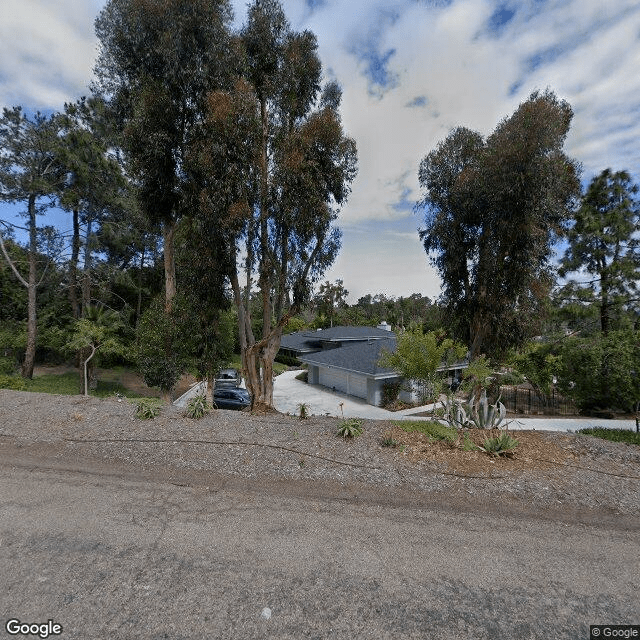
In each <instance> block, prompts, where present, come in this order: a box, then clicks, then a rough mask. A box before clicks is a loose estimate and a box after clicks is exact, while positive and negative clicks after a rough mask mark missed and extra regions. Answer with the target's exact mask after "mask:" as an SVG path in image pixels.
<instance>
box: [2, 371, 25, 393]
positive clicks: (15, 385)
mask: <svg viewBox="0 0 640 640" xmlns="http://www.w3.org/2000/svg"><path fill="white" fill-rule="evenodd" d="M26 388H27V382H26V380H25V379H24V378H23V377H22V376H16V375H9V374H5V373H0V389H13V390H14V391H25V390H26Z"/></svg>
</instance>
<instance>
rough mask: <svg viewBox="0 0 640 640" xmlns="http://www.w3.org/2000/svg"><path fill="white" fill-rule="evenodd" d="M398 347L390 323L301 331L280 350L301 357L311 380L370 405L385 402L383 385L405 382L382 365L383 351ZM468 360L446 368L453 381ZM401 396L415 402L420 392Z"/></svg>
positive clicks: (402, 393)
mask: <svg viewBox="0 0 640 640" xmlns="http://www.w3.org/2000/svg"><path fill="white" fill-rule="evenodd" d="M395 349H396V336H395V334H394V333H393V332H392V331H391V327H390V326H389V325H387V323H386V322H385V323H382V324H380V325H378V327H332V328H331V329H322V330H318V331H299V332H297V333H292V334H289V335H286V336H283V337H282V342H281V346H280V353H282V354H283V355H286V356H288V357H294V358H297V359H298V360H299V361H300V362H302V363H304V364H306V365H307V366H308V369H309V373H308V378H307V380H308V383H309V384H319V385H322V386H324V387H328V388H329V389H332V390H334V391H339V392H341V393H346V394H348V395H351V396H355V397H357V398H363V399H364V400H366V401H367V402H368V403H369V404H371V405H375V406H380V405H381V404H382V387H383V385H384V384H385V383H388V382H402V381H403V378H402V376H400V375H399V373H398V372H397V371H395V370H393V369H389V368H385V367H381V366H380V365H379V364H378V361H379V360H380V356H381V354H382V351H383V350H387V351H390V352H393V351H395ZM466 366H467V362H466V361H461V362H456V363H455V364H454V365H453V366H452V367H442V368H441V371H443V372H444V371H447V373H448V377H449V378H450V379H451V380H453V379H454V378H459V377H461V375H462V369H464V368H466ZM400 399H401V400H405V401H407V402H412V401H415V400H417V399H418V391H417V389H414V390H412V391H409V390H402V391H401V392H400Z"/></svg>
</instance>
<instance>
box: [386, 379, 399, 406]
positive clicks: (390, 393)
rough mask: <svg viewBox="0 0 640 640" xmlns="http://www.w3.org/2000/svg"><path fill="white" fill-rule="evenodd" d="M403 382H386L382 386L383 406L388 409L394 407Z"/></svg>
mask: <svg viewBox="0 0 640 640" xmlns="http://www.w3.org/2000/svg"><path fill="white" fill-rule="evenodd" d="M401 386H402V383H401V382H385V383H384V384H383V385H382V406H383V407H388V406H389V405H392V404H393V403H394V402H395V401H396V400H397V399H398V395H399V393H400V387H401Z"/></svg>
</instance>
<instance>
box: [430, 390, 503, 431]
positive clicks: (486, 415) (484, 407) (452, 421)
mask: <svg viewBox="0 0 640 640" xmlns="http://www.w3.org/2000/svg"><path fill="white" fill-rule="evenodd" d="M442 406H443V408H444V419H445V420H446V422H447V424H448V425H449V426H450V427H454V428H455V429H464V428H468V427H470V428H475V429H497V428H498V427H499V426H500V425H501V424H502V422H503V421H504V420H505V418H506V416H507V409H506V407H505V406H504V404H502V402H500V398H498V399H497V400H496V403H495V404H490V403H489V400H488V399H487V391H486V389H483V390H482V394H481V395H480V398H478V399H477V400H476V398H475V397H474V396H473V395H472V396H471V397H470V398H469V400H467V402H465V403H462V402H459V401H456V400H454V399H453V398H452V397H450V396H447V398H446V399H445V400H444V401H443V402H442Z"/></svg>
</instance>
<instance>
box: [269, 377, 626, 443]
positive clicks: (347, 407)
mask: <svg viewBox="0 0 640 640" xmlns="http://www.w3.org/2000/svg"><path fill="white" fill-rule="evenodd" d="M299 373H300V371H285V372H284V373H281V374H280V375H279V376H277V377H276V378H275V380H274V384H273V402H274V405H275V407H276V409H277V410H278V411H280V412H281V413H288V414H292V415H298V414H299V413H300V408H299V405H300V403H302V402H304V403H305V404H307V406H308V410H309V413H310V415H316V416H336V417H341V416H342V415H344V417H345V418H364V419H367V420H430V418H425V417H418V416H415V415H413V414H416V413H422V412H424V411H428V410H430V409H432V408H433V405H431V404H430V405H425V406H423V407H414V408H412V409H404V410H402V411H387V410H386V409H382V408H381V407H374V406H372V405H370V404H367V403H366V401H364V400H361V399H360V398H354V397H353V396H348V395H347V394H346V393H338V392H335V391H331V390H330V389H328V388H327V387H321V386H320V385H315V384H307V383H305V382H302V381H301V380H296V376H297V375H298V374H299ZM341 405H342V407H341ZM588 427H606V428H608V429H630V430H634V429H635V422H634V421H633V420H606V419H603V418H563V417H557V418H518V420H517V421H516V420H514V421H512V422H511V423H510V424H509V429H513V430H518V429H535V430H537V431H577V430H578V429H585V428H588Z"/></svg>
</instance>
